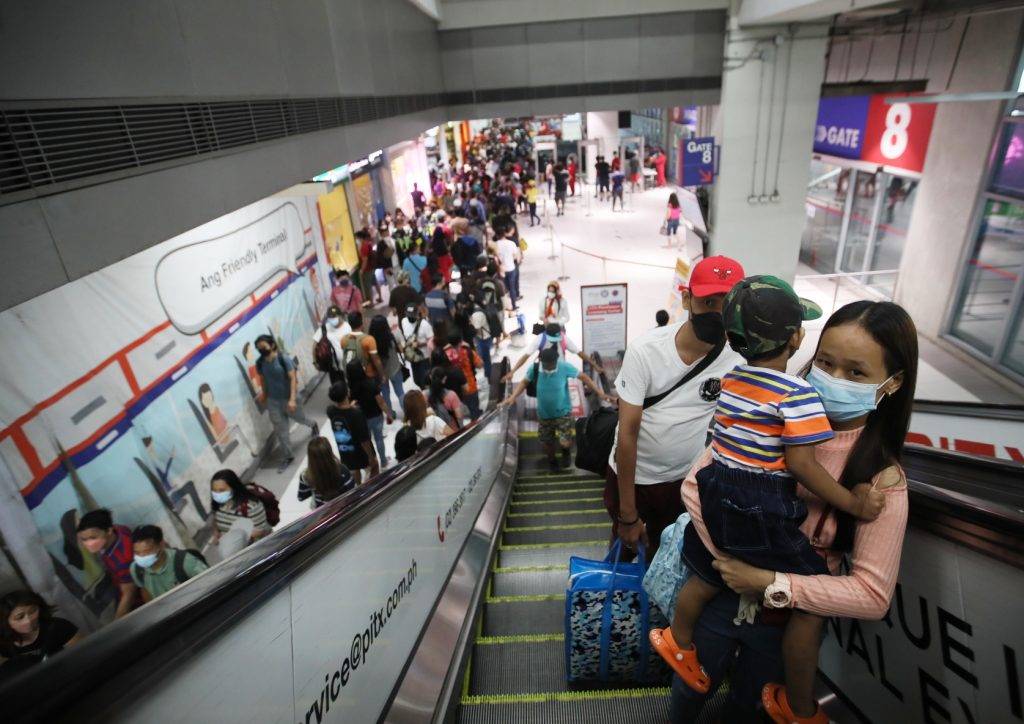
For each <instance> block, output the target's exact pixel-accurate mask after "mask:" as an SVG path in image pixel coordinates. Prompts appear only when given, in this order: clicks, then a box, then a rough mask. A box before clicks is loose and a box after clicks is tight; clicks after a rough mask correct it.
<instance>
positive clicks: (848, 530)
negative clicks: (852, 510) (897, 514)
mask: <svg viewBox="0 0 1024 724" xmlns="http://www.w3.org/2000/svg"><path fill="white" fill-rule="evenodd" d="M844 324H858V325H860V326H861V328H862V329H864V331H865V332H867V333H868V334H870V335H871V338H872V339H874V340H875V342H877V343H878V345H879V346H880V347H881V348H882V351H883V353H884V355H885V372H886V376H890V375H895V374H897V373H899V372H902V373H903V382H902V384H901V385H900V388H899V389H898V390H896V392H894V393H893V394H891V395H886V396H884V397H883V398H882V399H881V400H880V401H879V403H878V408H877V409H876V410H874V411H872V412H871V413H870V414H868V419H867V421H866V422H865V423H864V430H863V431H862V432H861V434H860V437H858V438H857V442H856V443H854V445H853V449H852V450H850V454H849V456H848V457H847V458H846V466H845V467H844V468H843V474H842V475H841V476H840V478H839V484H840V485H842V486H843V487H844V488H847V489H852V488H853V486H855V485H857V484H858V483H865V482H869V481H870V480H871V479H872V478H874V477H875V476H876V475H878V474H879V473H880V472H882V471H883V470H885V469H886V468H887V467H889V466H891V465H899V464H900V460H901V459H902V456H903V442H904V440H905V439H906V437H907V430H908V429H909V427H910V413H911V412H912V411H913V407H914V388H915V387H916V386H917V327H915V326H914V320H912V319H911V318H910V315H909V314H907V313H906V311H905V310H904V309H903V307H901V306H900V305H898V304H893V303H892V302H870V301H864V300H862V301H859V302H851V303H849V304H847V305H846V306H844V307H841V308H840V309H838V310H836V312H835V314H833V315H832V316H831V317H829V319H828V321H827V322H826V323H825V326H824V328H823V329H822V330H821V335H822V337H824V336H825V332H827V331H828V330H829V329H832V328H833V327H839V326H842V325H844ZM819 345H820V340H819ZM814 353H815V357H817V353H818V350H817V349H816V350H815V351H814ZM836 523H837V528H836V537H835V541H833V543H832V550H835V551H839V552H844V553H845V552H848V551H850V550H852V548H853V534H854V530H855V528H856V523H857V521H856V520H855V519H854V518H853V516H851V515H849V514H848V513H843V512H841V511H836Z"/></svg>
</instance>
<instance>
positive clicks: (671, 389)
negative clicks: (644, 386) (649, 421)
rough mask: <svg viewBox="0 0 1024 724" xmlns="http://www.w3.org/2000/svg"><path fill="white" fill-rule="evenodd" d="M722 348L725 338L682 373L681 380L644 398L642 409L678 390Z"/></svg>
mask: <svg viewBox="0 0 1024 724" xmlns="http://www.w3.org/2000/svg"><path fill="white" fill-rule="evenodd" d="M724 348H725V340H722V341H721V342H719V343H718V344H716V345H715V346H714V347H713V348H712V349H711V351H710V352H708V353H707V354H706V355H704V359H702V360H701V361H700V362H699V363H697V366H696V367H694V368H693V369H692V370H690V371H689V372H687V373H686V374H685V375H683V378H682V379H681V380H679V381H678V382H676V383H675V384H674V385H672V386H671V387H669V388H668V389H667V390H665V391H664V392H662V393H661V394H658V395H655V396H654V397H648V398H646V399H644V407H643V409H645V410H646V409H647V408H648V407H653V406H654V405H657V404H658V403H659V402H661V401H662V400H664V399H665V398H666V397H668V396H669V395H671V394H672V393H673V392H675V391H676V390H678V389H679V388H680V387H682V386H683V385H685V384H686V383H687V382H689V381H690V380H692V379H693V378H694V377H696V376H697V375H699V374H700V373H701V372H703V371H704V370H706V369H707V368H708V367H710V366H711V363H712V362H714V361H715V360H716V359H718V355H720V354H722V350H723V349H724Z"/></svg>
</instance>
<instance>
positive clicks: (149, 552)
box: [131, 525, 209, 603]
mask: <svg viewBox="0 0 1024 724" xmlns="http://www.w3.org/2000/svg"><path fill="white" fill-rule="evenodd" d="M132 549H133V551H134V554H135V562H134V563H132V567H131V573H132V580H133V581H135V585H136V586H138V587H139V588H140V589H141V590H142V600H143V602H145V603H149V602H150V601H152V600H153V599H154V598H156V597H157V596H162V595H164V594H165V593H167V592H168V591H170V590H171V589H172V588H174V587H175V586H179V585H181V584H182V583H184V582H185V581H187V580H188V579H190V578H195V577H196V576H198V575H199V574H200V573H202V572H203V571H205V570H206V569H207V568H209V566H207V565H206V559H205V558H203V555H202V554H201V553H200V552H199V551H194V550H182V549H180V548H168V547H167V541H165V540H164V532H163V531H162V530H161V529H160V526H156V525H140V526H139V527H137V528H136V529H135V530H133V531H132Z"/></svg>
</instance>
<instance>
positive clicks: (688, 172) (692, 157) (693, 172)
mask: <svg viewBox="0 0 1024 724" xmlns="http://www.w3.org/2000/svg"><path fill="white" fill-rule="evenodd" d="M682 146H683V149H682V154H681V156H682V167H683V184H682V185H683V186H709V185H710V184H711V183H712V182H713V181H714V180H715V171H716V168H715V167H716V165H717V164H716V163H715V161H716V157H717V155H718V154H717V153H716V152H715V151H716V150H717V147H716V146H715V137H714V136H706V137H704V138H687V139H686V140H685V141H683V144H682Z"/></svg>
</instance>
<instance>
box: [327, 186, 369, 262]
mask: <svg viewBox="0 0 1024 724" xmlns="http://www.w3.org/2000/svg"><path fill="white" fill-rule="evenodd" d="M317 210H318V211H319V213H320V224H321V227H322V229H323V236H324V250H325V252H326V254H327V262H328V263H329V264H330V265H331V267H333V268H337V269H353V268H355V266H356V265H357V264H358V263H359V254H358V252H357V251H356V238H355V232H354V231H353V229H352V217H351V216H350V215H349V212H348V199H347V198H346V196H345V189H344V188H342V187H341V186H338V187H337V188H335V189H334V190H333V191H331V192H330V193H327V194H322V195H321V196H319V197H318V198H317Z"/></svg>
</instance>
